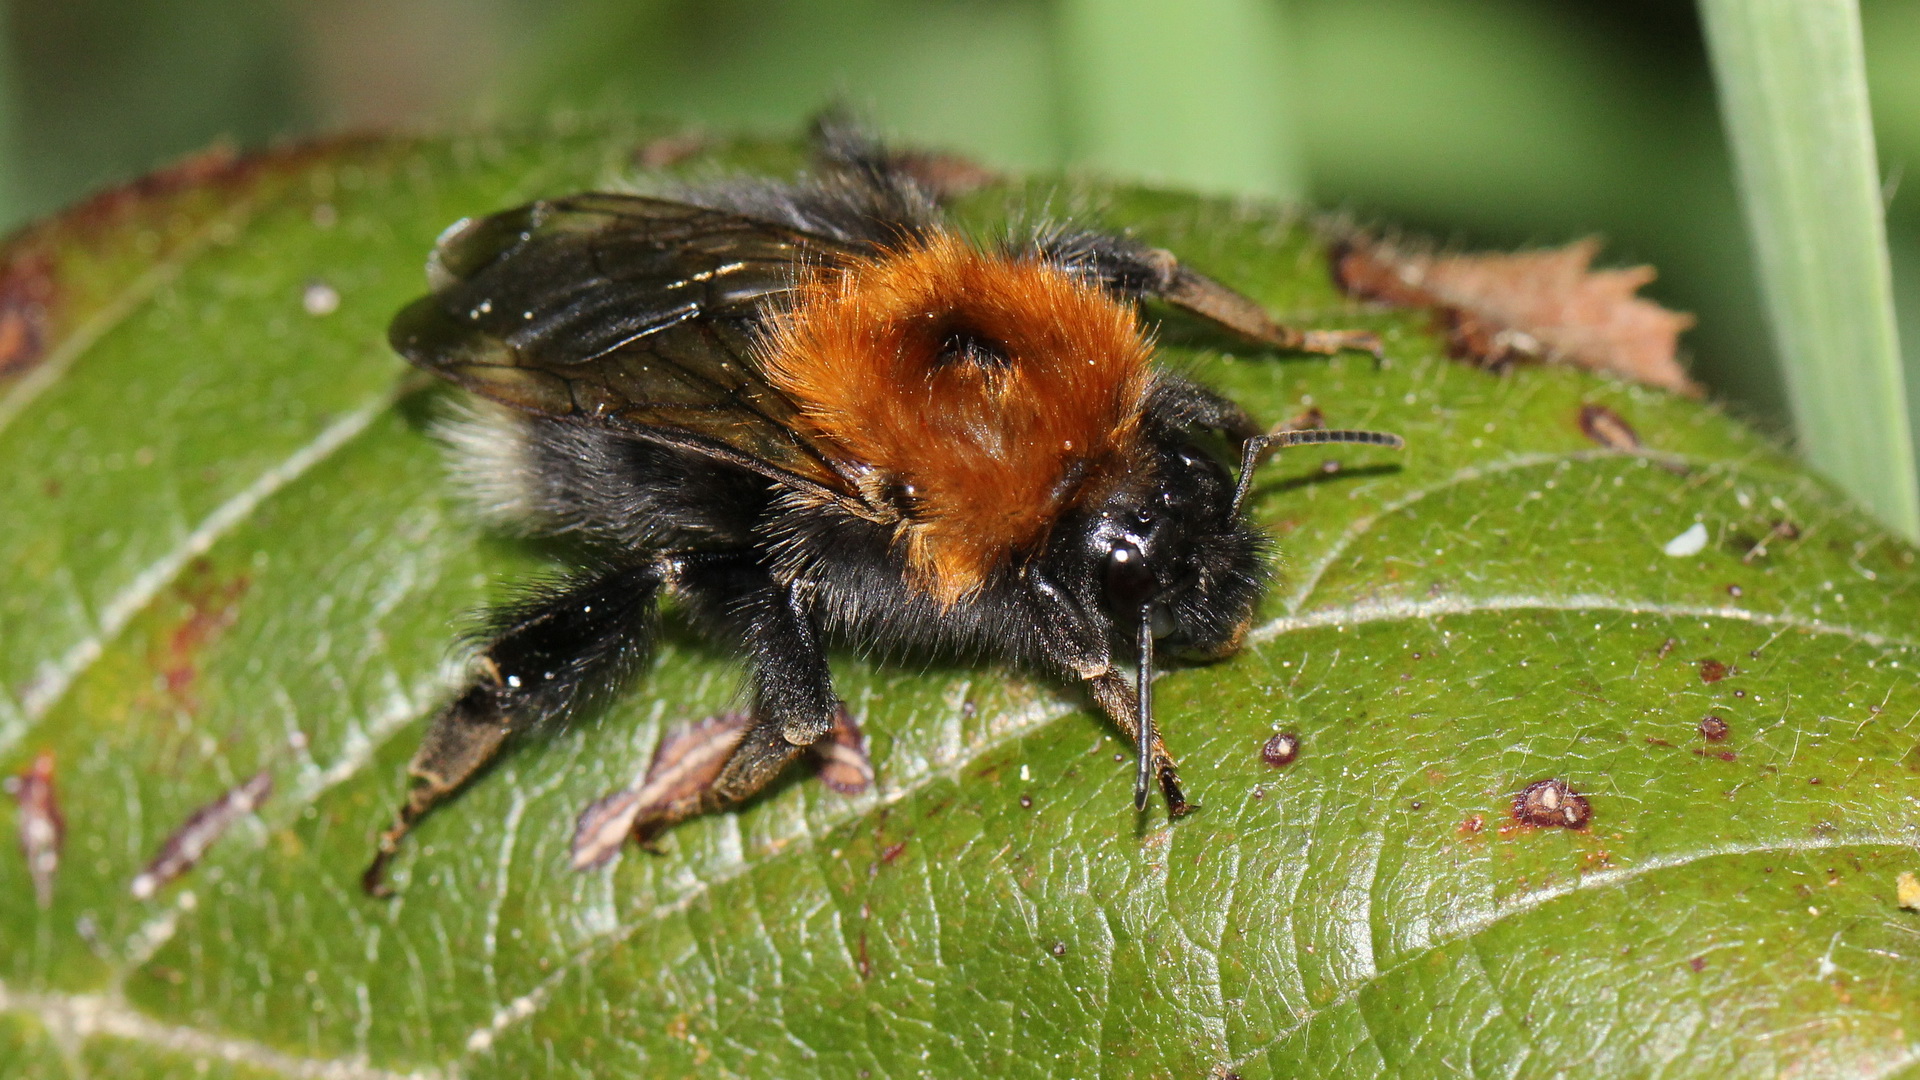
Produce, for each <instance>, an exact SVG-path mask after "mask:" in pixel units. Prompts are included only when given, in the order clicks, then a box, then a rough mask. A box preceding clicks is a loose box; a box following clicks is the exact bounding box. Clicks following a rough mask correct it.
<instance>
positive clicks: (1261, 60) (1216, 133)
mask: <svg viewBox="0 0 1920 1080" xmlns="http://www.w3.org/2000/svg"><path fill="white" fill-rule="evenodd" d="M1059 38H1060V49H1061V68H1062V76H1063V81H1064V86H1063V87H1062V91H1063V94H1062V96H1063V98H1064V101H1065V103H1066V114H1067V115H1066V135H1067V140H1066V141H1067V144H1068V149H1069V154H1070V157H1071V159H1072V161H1073V162H1074V163H1075V164H1079V165H1087V166H1092V167H1093V168H1096V169H1099V170H1101V171H1103V172H1107V173H1110V174H1112V175H1116V176H1125V177H1134V178H1140V179H1147V180H1154V181H1160V182H1165V183H1172V184H1178V185H1181V186H1185V187H1192V188H1197V189H1200V190H1202V191H1211V192H1220V193H1247V194H1255V195H1267V196H1274V197H1279V198H1287V199H1297V198H1299V197H1300V196H1301V195H1302V194H1303V193H1304V190H1305V183H1304V180H1303V176H1304V170H1303V168H1302V167H1301V158H1300V154H1299V152H1298V149H1297V142H1296V139H1295V137H1294V132H1293V128H1292V124H1291V117H1290V115H1289V110H1288V109H1287V108H1286V103H1285V86H1284V84H1283V79H1282V71H1281V68H1282V64H1281V57H1282V41H1281V38H1282V35H1281V25H1280V13H1279V10H1278V9H1277V7H1276V6H1275V5H1272V4H1269V3H1263V2H1261V0H1183V2H1178V3H1176V2H1173V0H1065V2H1064V3H1062V4H1061V5H1060V8H1059Z"/></svg>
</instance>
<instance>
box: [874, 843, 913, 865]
mask: <svg viewBox="0 0 1920 1080" xmlns="http://www.w3.org/2000/svg"><path fill="white" fill-rule="evenodd" d="M906 850H907V842H906V841H905V840H902V841H900V842H899V843H897V844H889V845H887V848H886V850H885V851H882V852H881V853H880V861H881V862H883V863H886V864H887V865H889V866H891V865H893V860H895V859H897V858H899V857H900V855H901V853H902V852H904V851H906Z"/></svg>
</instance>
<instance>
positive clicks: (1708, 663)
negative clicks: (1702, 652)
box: [1700, 657, 1727, 683]
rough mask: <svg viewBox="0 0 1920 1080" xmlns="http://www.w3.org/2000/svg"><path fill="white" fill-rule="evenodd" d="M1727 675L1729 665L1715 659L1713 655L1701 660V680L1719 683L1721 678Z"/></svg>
mask: <svg viewBox="0 0 1920 1080" xmlns="http://www.w3.org/2000/svg"><path fill="white" fill-rule="evenodd" d="M1726 677H1727V665H1725V664H1723V663H1721V662H1720V661H1718V660H1715V659H1713V658H1712V657H1708V658H1707V659H1705V660H1702V661H1700V681H1701V682H1703V683H1717V682H1719V681H1720V680H1721V679H1724V678H1726Z"/></svg>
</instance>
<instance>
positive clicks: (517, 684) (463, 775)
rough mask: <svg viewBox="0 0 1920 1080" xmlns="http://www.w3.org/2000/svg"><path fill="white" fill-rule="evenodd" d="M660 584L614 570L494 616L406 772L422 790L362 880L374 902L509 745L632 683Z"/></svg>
mask: <svg viewBox="0 0 1920 1080" xmlns="http://www.w3.org/2000/svg"><path fill="white" fill-rule="evenodd" d="M660 581H661V571H660V568H659V567H658V566H655V565H652V564H642V565H633V566H619V567H613V568H611V569H605V570H602V571H601V572H600V573H598V574H595V575H592V576H586V577H581V578H578V579H574V580H572V581H569V582H566V583H564V584H562V585H559V586H554V587H549V588H546V589H543V590H540V591H537V592H535V593H533V594H530V595H529V596H528V597H527V598H526V599H524V600H522V601H521V602H519V603H516V604H512V605H508V606H506V607H504V608H502V609H499V610H498V611H497V612H496V613H495V628H494V637H493V640H492V641H491V642H489V643H488V645H487V646H486V648H485V649H483V650H482V651H481V654H480V656H479V658H478V659H477V660H476V662H475V665H474V666H475V667H476V669H478V675H477V676H476V678H475V679H474V681H473V682H472V683H471V684H470V685H469V686H468V688H467V690H466V692H465V693H463V694H461V695H460V697H459V698H457V699H455V700H454V701H453V702H452V703H451V704H449V705H447V707H446V708H444V709H442V710H441V711H440V712H439V714H437V715H436V716H435V717H434V718H433V723H432V724H431V726H429V727H428V729H427V734H426V737H425V738H424V739H422V740H421V741H420V749H419V750H417V751H415V752H414V755H413V760H412V761H411V762H410V763H409V764H408V766H407V772H408V773H409V774H410V776H411V777H412V779H413V781H414V783H413V784H412V787H411V788H410V790H409V791H408V792H407V798H406V801H405V802H404V803H402V804H401V806H400V810H399V812H398V813H396V814H395V815H394V822H393V824H392V825H390V826H388V827H387V828H386V829H385V830H384V831H383V832H381V834H380V837H379V839H378V841H377V842H376V844H375V850H374V857H373V861H372V862H371V863H369V864H368V866H367V869H366V872H365V873H363V874H362V875H361V877H360V887H361V889H363V890H364V891H365V892H366V893H367V895H369V896H376V897H385V896H391V895H393V890H392V889H391V888H390V887H389V886H388V885H387V884H386V881H385V877H386V868H387V864H388V863H389V862H391V861H392V859H393V856H394V854H395V853H396V852H398V851H399V848H400V841H401V840H402V839H404V838H405V837H406V835H407V834H408V833H409V832H411V831H412V830H413V827H414V826H415V825H416V824H418V823H419V821H420V819H421V818H423V817H425V816H426V815H427V813H428V812H430V811H431V810H432V809H433V808H434V807H435V806H437V805H439V804H440V803H441V802H443V801H445V800H446V799H447V798H448V797H449V796H451V795H452V794H453V793H454V792H456V791H458V790H459V789H460V788H461V787H462V786H463V785H465V784H466V783H467V781H468V780H471V779H472V778H473V776H474V775H475V774H476V773H478V772H480V770H481V769H483V768H485V767H486V765H487V763H488V762H490V761H492V760H493V759H494V758H495V757H496V756H497V755H498V754H499V753H500V750H501V747H503V746H504V745H505V744H506V741H507V738H508V736H510V735H511V734H512V733H513V732H515V731H518V730H524V729H526V728H529V727H533V726H536V725H538V724H541V723H550V722H558V721H561V720H564V719H565V718H567V717H568V716H570V715H572V714H573V713H574V712H576V711H577V710H578V709H579V708H580V707H581V705H582V704H584V703H585V702H587V701H590V700H592V699H594V698H595V697H597V696H599V695H601V694H603V693H606V692H608V691H609V690H611V689H612V688H613V687H615V686H617V685H618V684H620V683H622V682H624V681H625V680H626V678H627V676H628V675H629V674H630V673H631V672H632V670H633V669H634V667H635V666H636V664H637V662H638V660H639V658H640V656H641V655H642V653H643V652H644V646H645V644H646V640H647V630H646V627H647V625H648V623H649V621H650V620H651V618H652V616H653V604H654V599H655V597H656V595H657V594H658V592H659V588H660Z"/></svg>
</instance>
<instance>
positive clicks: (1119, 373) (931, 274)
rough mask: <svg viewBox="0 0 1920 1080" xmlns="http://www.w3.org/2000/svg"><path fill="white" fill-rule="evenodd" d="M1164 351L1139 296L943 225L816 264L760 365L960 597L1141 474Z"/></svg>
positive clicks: (915, 566)
mask: <svg viewBox="0 0 1920 1080" xmlns="http://www.w3.org/2000/svg"><path fill="white" fill-rule="evenodd" d="M1151 352H1152V350H1151V348H1150V346H1149V345H1148V342H1147V339H1146V336H1145V334H1144V333H1143V332H1142V330H1141V327H1140V321H1139V317H1138V315H1137V314H1136V313H1135V311H1134V310H1133V308H1132V307H1131V306H1129V305H1126V304H1123V303H1121V302H1119V301H1117V300H1114V299H1113V298H1111V297H1109V296H1107V295H1106V294H1105V293H1103V292H1101V291H1100V290H1099V289H1097V288H1095V287H1093V286H1091V285H1087V284H1085V283H1082V282H1080V281H1078V280H1076V279H1074V278H1073V277H1071V276H1070V275H1068V274H1067V273H1066V272H1065V271H1063V270H1061V269H1060V268H1059V267H1057V266H1053V265H1050V264H1048V263H1046V262H1043V261H1041V260H1039V259H1032V258H1023V257H1012V256H1007V255H1002V254H996V253H991V252H983V251H980V250H978V249H977V248H975V247H973V246H972V245H970V244H968V243H967V242H966V241H964V240H962V239H960V238H959V237H958V236H955V235H953V234H951V233H944V232H941V233H935V234H933V235H931V236H929V237H927V238H925V239H922V240H919V241H916V242H915V243H913V244H912V245H910V246H905V247H902V248H898V249H895V250H891V251H886V252H883V253H881V254H879V255H877V256H875V257H874V258H872V259H866V260H860V261H857V262H853V263H851V264H843V265H839V266H835V267H829V268H826V269H822V270H818V271H815V272H812V273H811V274H810V275H809V277H808V278H807V279H805V280H804V281H803V282H802V283H801V285H800V287H799V289H798V290H797V292H796V295H795V300H794V302H793V305H792V307H791V308H789V309H788V310H787V311H786V312H784V313H782V314H781V315H779V316H777V317H776V318H775V320H774V322H773V325H772V326H771V328H770V331H769V334H768V337H767V340H766V355H765V357H764V363H765V368H766V373H767V377H768V379H769V380H770V381H771V382H772V383H773V385H774V386H776V387H778V388H779V389H780V390H781V391H782V392H784V393H785V394H787V395H788V396H789V397H790V398H792V399H793V401H794V402H795V404H796V405H798V406H799V410H800V417H799V425H798V426H800V427H801V429H802V431H803V433H805V434H807V435H809V436H811V437H812V438H813V439H814V440H815V441H816V442H817V443H819V444H821V445H822V446H824V447H826V448H827V449H828V450H829V452H830V453H837V454H838V455H839V456H840V457H841V459H842V460H841V464H842V465H843V466H844V467H847V468H848V470H849V471H850V472H853V473H856V474H858V475H860V476H861V477H862V479H861V480H860V486H861V488H862V491H861V494H862V496H863V497H864V498H865V499H866V500H867V501H868V502H869V503H872V504H876V505H880V506H883V507H886V506H891V507H893V508H894V509H895V510H896V511H897V514H898V517H897V520H896V521H895V523H894V524H895V530H896V540H897V542H899V543H902V544H903V545H904V546H905V550H906V559H907V565H908V570H909V574H910V576H911V577H912V579H913V580H914V582H915V583H916V584H917V585H919V586H920V587H921V588H923V589H925V590H926V591H927V592H929V593H930V594H932V595H933V596H934V597H935V598H936V599H937V600H939V601H940V602H941V603H942V604H948V605H950V604H953V603H956V602H958V601H959V600H961V599H963V598H965V597H966V596H968V595H969V594H971V593H973V592H974V591H975V590H977V589H978V588H979V587H980V586H981V585H982V584H983V583H984V582H985V581H986V579H987V577H988V575H990V574H992V573H993V572H994V571H995V570H996V569H998V568H1000V567H1002V566H1004V565H1006V564H1008V563H1009V562H1010V561H1012V560H1013V559H1014V558H1015V556H1016V555H1018V554H1020V553H1023V552H1028V551H1031V550H1033V549H1034V548H1035V547H1036V546H1037V545H1039V544H1040V543H1042V542H1044V540H1045V539H1046V536H1047V533H1048V531H1049V529H1050V528H1051V526H1052V525H1053V523H1054V522H1055V521H1056V520H1057V519H1058V518H1059V517H1060V515H1061V514H1062V513H1063V512H1064V511H1066V510H1067V509H1069V508H1070V507H1072V506H1074V505H1076V504H1079V503H1082V502H1085V501H1088V500H1090V499H1094V498H1098V497H1100V496H1102V495H1104V494H1105V493H1106V492H1108V491H1110V490H1112V488H1113V486H1114V485H1115V484H1116V483H1117V482H1118V480H1119V479H1120V478H1122V477H1124V476H1126V475H1127V474H1129V473H1131V472H1133V471H1135V470H1137V469H1139V468H1141V467H1143V463H1144V460H1145V454H1144V449H1143V442H1142V439H1141V434H1140V419H1141V415H1142V411H1143V409H1144V407H1145V402H1146V395H1147V389H1148V384H1149V381H1150V368H1149V361H1150V358H1151Z"/></svg>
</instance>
